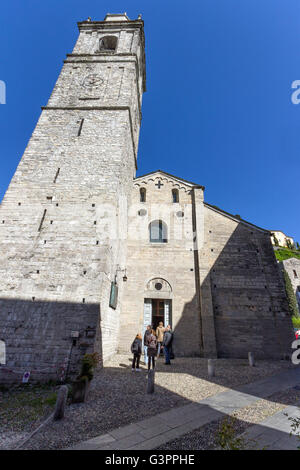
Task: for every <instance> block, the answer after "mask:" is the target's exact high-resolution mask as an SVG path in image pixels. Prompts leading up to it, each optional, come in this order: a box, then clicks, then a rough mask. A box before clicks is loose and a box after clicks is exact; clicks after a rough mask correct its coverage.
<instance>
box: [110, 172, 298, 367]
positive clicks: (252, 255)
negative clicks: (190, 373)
mask: <svg viewBox="0 0 300 470" xmlns="http://www.w3.org/2000/svg"><path fill="white" fill-rule="evenodd" d="M141 188H143V189H144V190H146V201H145V202H140V189H141ZM174 188H175V189H178V191H179V203H173V202H172V190H173V189H174ZM132 201H133V206H132V208H131V209H130V216H129V227H128V256H127V265H126V268H127V277H128V279H127V282H126V283H124V297H123V303H122V311H121V329H120V330H121V334H122V338H121V339H120V342H119V351H120V352H129V351H130V344H131V342H132V341H133V339H134V337H135V335H136V334H137V333H138V332H141V331H142V330H143V327H144V323H143V315H144V311H143V310H144V299H145V298H154V299H155V298H162V299H170V300H171V301H172V323H173V325H172V326H173V331H174V338H175V345H174V346H175V354H176V355H178V356H180V355H186V356H193V355H203V356H206V357H216V356H218V357H237V358H241V357H247V354H248V352H249V351H252V352H254V354H255V356H256V357H259V358H272V359H275V358H283V357H285V356H287V355H289V353H290V345H291V342H292V339H293V333H292V324H291V319H290V317H289V314H288V310H287V301H286V295H285V290H284V285H283V283H282V279H281V277H280V275H279V272H278V268H277V262H276V259H275V256H274V252H273V248H272V245H271V242H270V238H269V233H268V231H266V230H263V229H260V228H259V227H256V226H254V225H252V224H248V223H247V222H245V221H242V220H241V219H239V218H236V217H234V216H231V215H230V214H226V213H225V212H224V211H221V210H219V209H217V208H215V207H213V206H210V205H209V204H206V203H204V201H203V188H202V187H199V186H197V185H194V184H193V183H188V182H184V180H180V179H179V178H178V179H177V178H176V177H172V175H169V176H168V175H167V174H166V173H164V172H160V171H157V172H154V173H153V174H149V175H145V176H144V177H139V178H137V179H136V180H135V181H134V189H133V197H132ZM179 212H182V213H183V217H181V218H180V217H178V215H177V214H178V213H179ZM158 219H160V220H162V221H163V222H164V223H166V225H167V227H168V243H151V242H150V240H149V223H150V222H151V221H153V220H158ZM151 279H161V280H164V281H165V282H166V283H168V284H169V286H170V292H169V291H167V290H165V291H163V290H162V291H160V292H157V291H156V292H155V290H154V291H153V290H152V291H149V290H147V286H148V285H149V281H150V280H151Z"/></svg>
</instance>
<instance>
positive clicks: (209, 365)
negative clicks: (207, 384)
mask: <svg viewBox="0 0 300 470" xmlns="http://www.w3.org/2000/svg"><path fill="white" fill-rule="evenodd" d="M207 372H208V377H209V378H212V377H214V375H215V364H214V361H213V359H208V360H207Z"/></svg>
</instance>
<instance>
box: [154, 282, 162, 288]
mask: <svg viewBox="0 0 300 470" xmlns="http://www.w3.org/2000/svg"><path fill="white" fill-rule="evenodd" d="M154 287H155V289H156V290H160V289H161V288H162V283H161V282H157V283H156V284H155V286H154Z"/></svg>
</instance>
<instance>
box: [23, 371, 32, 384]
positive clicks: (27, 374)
mask: <svg viewBox="0 0 300 470" xmlns="http://www.w3.org/2000/svg"><path fill="white" fill-rule="evenodd" d="M29 377H30V372H24V374H23V377H22V383H23V384H27V383H28V380H29Z"/></svg>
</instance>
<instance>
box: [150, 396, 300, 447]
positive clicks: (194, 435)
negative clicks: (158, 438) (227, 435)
mask: <svg viewBox="0 0 300 470" xmlns="http://www.w3.org/2000/svg"><path fill="white" fill-rule="evenodd" d="M299 399H300V390H299V389H298V388H296V387H295V388H290V389H288V390H285V391H283V392H277V393H274V394H273V395H271V396H270V397H268V399H262V400H259V401H257V402H256V403H254V404H253V405H250V406H247V407H245V408H242V409H240V410H238V411H235V412H233V413H232V415H231V416H232V417H233V420H231V423H232V427H233V430H234V433H233V435H232V436H233V438H235V437H237V436H239V435H240V434H242V433H243V432H244V431H246V430H247V429H248V428H249V427H251V426H253V425H254V424H258V423H260V422H261V421H263V420H264V419H266V418H268V417H269V416H272V415H273V414H275V413H277V412H278V411H281V410H283V409H284V408H285V407H286V406H288V405H294V404H296V403H298V402H299ZM225 420H227V421H228V416H226V417H224V418H222V419H219V420H217V421H213V422H212V423H209V424H207V425H205V426H202V427H201V428H199V429H196V430H195V431H193V432H190V433H188V434H185V435H184V436H182V437H180V438H178V439H174V440H173V441H170V442H168V443H166V444H164V445H163V446H160V447H157V449H156V450H208V449H219V447H218V444H217V437H218V433H219V431H220V427H221V425H222V423H224V422H225ZM247 444H248V442H247V438H245V440H244V445H245V446H247ZM249 444H251V447H253V448H254V449H257V450H261V449H260V447H259V442H251V441H249Z"/></svg>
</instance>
